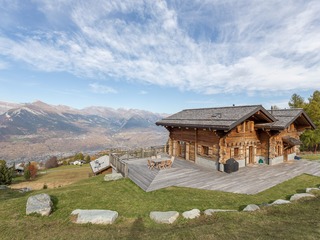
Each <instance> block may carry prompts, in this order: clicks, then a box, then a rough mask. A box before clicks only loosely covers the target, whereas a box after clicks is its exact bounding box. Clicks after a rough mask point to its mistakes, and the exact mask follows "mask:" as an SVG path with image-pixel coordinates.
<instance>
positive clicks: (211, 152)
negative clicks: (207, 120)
mask: <svg viewBox="0 0 320 240" xmlns="http://www.w3.org/2000/svg"><path fill="white" fill-rule="evenodd" d="M169 131H170V134H169V154H170V155H173V156H179V157H182V158H185V159H187V160H191V161H196V160H197V156H202V157H205V158H206V159H208V160H212V161H216V160H218V159H219V137H218V136H217V135H216V132H215V131H211V130H209V129H197V128H194V129H189V128H170V129H169Z"/></svg>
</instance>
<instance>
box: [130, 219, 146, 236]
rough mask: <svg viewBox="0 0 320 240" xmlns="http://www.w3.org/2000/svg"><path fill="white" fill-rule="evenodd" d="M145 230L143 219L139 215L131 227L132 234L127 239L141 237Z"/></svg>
mask: <svg viewBox="0 0 320 240" xmlns="http://www.w3.org/2000/svg"><path fill="white" fill-rule="evenodd" d="M144 232H145V226H144V223H143V219H142V217H141V216H139V217H138V218H137V219H136V220H135V221H134V222H133V224H132V226H131V228H130V234H129V236H128V237H127V239H140V238H141V235H142V234H143V233H144Z"/></svg>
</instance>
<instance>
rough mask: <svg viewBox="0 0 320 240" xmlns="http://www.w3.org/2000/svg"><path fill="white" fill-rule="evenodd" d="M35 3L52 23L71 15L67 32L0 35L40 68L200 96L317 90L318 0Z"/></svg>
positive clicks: (4, 44)
mask: <svg viewBox="0 0 320 240" xmlns="http://www.w3.org/2000/svg"><path fill="white" fill-rule="evenodd" d="M34 2H35V3H36V4H37V7H38V9H39V11H42V12H43V14H45V15H46V16H47V20H48V22H49V23H50V22H52V23H53V24H55V26H61V25H63V24H62V22H60V24H59V22H57V21H60V20H59V19H63V21H65V20H66V18H67V17H68V16H71V17H70V18H69V19H67V20H68V21H69V22H70V25H73V26H74V27H73V29H72V31H67V30H66V29H64V28H59V27H58V29H60V30H59V31H52V30H51V29H48V31H47V32H44V31H43V30H42V32H40V31H38V30H37V29H32V28H31V29H29V33H28V35H26V34H22V35H21V36H19V37H18V38H13V37H9V36H7V35H6V34H5V33H1V31H0V56H1V55H4V56H6V57H8V58H11V59H14V60H18V61H22V62H25V63H28V64H29V65H31V66H33V67H34V68H36V69H39V70H41V71H67V72H70V73H72V74H74V75H77V76H81V77H92V78H96V79H97V78H99V79H108V80H109V79H110V78H111V79H112V78H115V79H118V80H119V79H120V80H122V81H125V80H129V81H138V82H146V83H149V84H155V85H161V86H171V87H177V88H179V89H180V90H191V91H195V92H199V93H205V94H215V93H221V92H227V93H237V92H247V93H248V94H254V93H256V92H262V93H265V92H274V93H278V92H285V91H288V90H310V89H316V88H319V87H320V79H319V76H320V41H319V39H320V24H319V23H320V15H319V14H318V13H319V12H320V2H319V1H317V0H313V1H312V0H310V1H296V0H292V1H286V2H284V1H278V0H274V1H271V0H270V1H262V0H261V1H249V0H248V1H240V2H239V1H236V0H234V1H233V0H230V1H200V0H199V1H168V3H167V2H165V1H129V0H127V1H117V0H115V1H111V0H110V1H103V0H101V1H99V0H97V1H96V2H95V3H94V4H93V3H92V2H91V1H90V2H89V1H71V0H70V1H58V2H57V3H56V1H55V3H54V4H52V2H51V1H38V0H35V1H34ZM61 21H62V20H61ZM91 85H93V86H91ZM91 85H90V86H91V89H92V90H94V91H100V92H104V93H111V92H116V91H115V90H114V89H112V88H111V89H110V88H109V87H106V86H101V85H98V84H91Z"/></svg>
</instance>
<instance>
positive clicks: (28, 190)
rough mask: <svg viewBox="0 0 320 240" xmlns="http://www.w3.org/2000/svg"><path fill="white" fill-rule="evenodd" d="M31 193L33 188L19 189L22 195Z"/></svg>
mask: <svg viewBox="0 0 320 240" xmlns="http://www.w3.org/2000/svg"><path fill="white" fill-rule="evenodd" d="M30 191H32V188H29V187H25V188H20V189H19V192H21V193H26V192H30Z"/></svg>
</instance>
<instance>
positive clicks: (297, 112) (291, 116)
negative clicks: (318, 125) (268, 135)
mask: <svg viewBox="0 0 320 240" xmlns="http://www.w3.org/2000/svg"><path fill="white" fill-rule="evenodd" d="M269 112H270V113H271V114H272V115H273V116H274V117H275V118H276V119H277V121H276V122H273V123H265V124H257V125H256V126H257V127H261V128H269V129H276V130H278V129H285V128H287V127H288V126H289V125H290V124H291V123H293V122H294V121H296V120H297V119H298V118H299V117H300V116H301V117H302V118H303V119H301V120H303V122H304V123H305V124H308V125H310V126H311V127H312V128H315V125H314V124H313V122H312V121H311V119H310V118H309V117H308V115H307V114H306V113H305V112H304V111H303V109H301V108H294V109H279V110H271V111H269Z"/></svg>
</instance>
